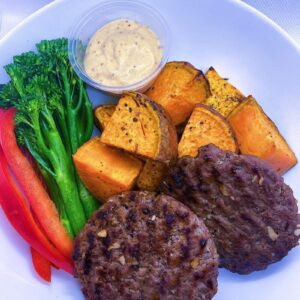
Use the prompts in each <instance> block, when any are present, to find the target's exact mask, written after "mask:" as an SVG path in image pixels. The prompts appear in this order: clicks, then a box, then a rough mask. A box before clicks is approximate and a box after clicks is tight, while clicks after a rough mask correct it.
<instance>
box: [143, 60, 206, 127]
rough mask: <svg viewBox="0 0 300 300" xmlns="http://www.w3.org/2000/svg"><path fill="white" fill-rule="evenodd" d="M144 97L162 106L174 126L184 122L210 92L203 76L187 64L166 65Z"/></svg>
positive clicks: (175, 62)
mask: <svg viewBox="0 0 300 300" xmlns="http://www.w3.org/2000/svg"><path fill="white" fill-rule="evenodd" d="M146 95H147V96H149V97H150V98H151V99H153V100H154V101H155V102H157V103H159V104H160V105H162V106H163V107H164V108H165V110H166V111H167V112H168V113H169V115H170V116H171V119H172V120H173V123H174V124H175V125H178V124H181V123H183V122H184V121H186V120H187V119H188V118H189V116H190V114H191V113H192V111H193V109H194V107H195V105H196V104H198V103H202V102H203V101H204V100H205V99H206V98H207V97H208V96H210V90H209V85H208V82H207V80H206V78H205V76H204V74H203V73H202V72H201V71H200V70H198V69H196V68H195V67H194V66H192V65H191V64H190V63H188V62H181V61H173V62H169V63H167V64H166V65H165V66H164V68H163V69H162V71H161V73H160V74H159V75H158V77H157V78H156V80H155V82H154V84H153V85H152V86H151V87H150V89H148V91H147V92H146Z"/></svg>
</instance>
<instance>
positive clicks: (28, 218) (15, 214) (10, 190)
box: [0, 147, 73, 274]
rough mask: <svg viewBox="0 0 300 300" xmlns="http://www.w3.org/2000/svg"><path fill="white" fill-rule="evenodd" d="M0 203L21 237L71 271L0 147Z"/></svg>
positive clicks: (57, 264)
mask: <svg viewBox="0 0 300 300" xmlns="http://www.w3.org/2000/svg"><path fill="white" fill-rule="evenodd" d="M0 204H1V206H2V209H3V211H4V213H5V215H6V217H7V218H8V220H9V222H10V223H11V225H12V226H13V227H14V228H15V230H16V231H17V232H18V233H19V234H20V236H22V238H23V239H24V240H25V241H26V242H27V243H28V244H29V245H30V246H31V247H32V248H34V249H35V250H36V251H38V252H39V253H40V254H41V255H43V256H44V257H45V258H46V259H47V260H49V261H50V262H52V263H53V264H54V265H56V266H58V267H59V268H61V269H63V270H65V271H66V272H69V273H71V274H72V273H73V263H72V261H71V260H70V259H68V258H66V257H65V256H63V255H62V254H61V253H60V252H59V251H58V250H57V249H56V248H55V247H54V246H53V245H52V244H51V243H50V242H49V241H48V240H47V238H46V237H45V235H44V234H43V233H42V231H41V230H40V229H39V227H38V225H37V224H36V222H35V221H34V218H33V216H32V214H31V212H30V209H29V207H28V205H27V203H26V200H25V199H24V197H23V195H22V194H21V192H20V191H19V189H18V187H17V185H16V183H15V181H14V178H13V176H12V174H11V173H10V170H9V166H8V163H7V161H6V159H5V156H4V153H3V150H2V148H1V147H0Z"/></svg>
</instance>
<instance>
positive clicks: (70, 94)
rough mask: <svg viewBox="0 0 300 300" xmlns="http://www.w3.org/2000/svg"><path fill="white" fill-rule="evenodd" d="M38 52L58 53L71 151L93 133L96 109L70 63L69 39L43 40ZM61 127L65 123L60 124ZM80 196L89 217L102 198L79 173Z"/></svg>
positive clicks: (57, 68)
mask: <svg viewBox="0 0 300 300" xmlns="http://www.w3.org/2000/svg"><path fill="white" fill-rule="evenodd" d="M37 48H38V50H39V52H40V53H41V55H42V57H44V59H45V60H49V59H50V58H51V57H55V58H56V59H55V61H54V64H53V71H54V72H55V75H56V77H57V80H58V82H59V85H60V88H61V91H62V96H63V101H62V103H63V107H64V110H63V111H65V112H66V113H65V114H64V115H63V114H62V115H61V116H60V117H61V118H64V120H63V121H60V124H66V125H67V128H61V131H62V132H67V133H66V134H63V135H64V136H65V140H66V141H69V143H68V144H69V145H68V148H69V149H70V151H71V154H74V153H75V152H76V151H77V149H78V148H79V147H80V146H81V145H82V144H83V143H85V142H86V141H87V140H88V139H89V138H90V137H91V135H92V131H93V111H92V104H91V101H90V100H89V98H88V95H87V93H86V89H85V86H84V83H83V82H82V80H80V79H79V78H78V76H77V75H76V74H75V72H74V70H73V68H71V67H70V64H69V59H68V52H67V43H66V40H64V39H60V40H56V42H55V43H53V41H42V42H40V43H39V44H38V45H37ZM60 127H62V126H60ZM76 181H77V185H78V190H79V195H80V199H81V202H82V205H83V208H84V210H85V214H86V216H87V218H89V217H90V216H91V214H92V213H93V212H94V211H95V210H96V209H97V208H98V207H99V202H98V201H97V200H96V199H95V198H94V197H93V196H92V195H91V194H90V193H89V191H88V190H87V189H86V187H85V186H84V184H83V183H82V181H81V180H80V178H79V176H78V175H77V173H76Z"/></svg>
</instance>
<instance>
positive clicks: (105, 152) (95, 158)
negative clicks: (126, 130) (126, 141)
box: [73, 137, 143, 201]
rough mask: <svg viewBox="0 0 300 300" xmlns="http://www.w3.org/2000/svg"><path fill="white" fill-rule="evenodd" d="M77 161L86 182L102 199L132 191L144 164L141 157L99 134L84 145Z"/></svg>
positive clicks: (76, 164) (77, 154)
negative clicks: (102, 138) (108, 141)
mask: <svg viewBox="0 0 300 300" xmlns="http://www.w3.org/2000/svg"><path fill="white" fill-rule="evenodd" d="M73 161H74V164H75V167H76V169H77V172H78V174H79V177H80V178H81V180H82V182H83V183H84V184H85V186H86V187H87V188H88V190H89V191H90V192H91V193H92V194H93V195H94V196H95V197H96V198H97V199H98V200H100V201H105V200H106V199H107V198H109V197H110V196H112V195H116V194H119V193H121V192H124V191H129V190H130V189H131V188H132V187H133V186H134V185H135V183H136V180H137V177H138V175H139V174H140V172H141V170H142V167H143V163H142V162H141V161H140V160H139V159H137V158H134V157H132V156H131V155H129V154H127V153H125V152H124V151H122V150H119V149H115V148H112V147H109V146H107V145H105V144H103V143H102V142H101V141H100V138H98V137H95V138H93V139H91V140H89V141H88V142H87V143H85V144H84V145H82V146H81V147H80V148H79V149H78V150H77V152H76V153H75V154H74V155H73Z"/></svg>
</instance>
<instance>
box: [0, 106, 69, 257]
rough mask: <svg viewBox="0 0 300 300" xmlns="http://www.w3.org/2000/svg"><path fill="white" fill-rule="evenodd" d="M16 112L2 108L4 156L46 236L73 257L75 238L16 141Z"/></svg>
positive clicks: (0, 122)
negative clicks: (69, 233)
mask: <svg viewBox="0 0 300 300" xmlns="http://www.w3.org/2000/svg"><path fill="white" fill-rule="evenodd" d="M14 116H15V109H14V108H10V109H8V110H6V111H4V110H2V113H1V114H0V139H1V146H2V149H3V152H4V155H5V158H6V160H7V162H8V165H9V167H10V169H11V170H12V172H13V174H14V175H15V177H16V179H17V182H18V183H19V185H20V187H21V189H22V191H23V192H24V194H25V196H26V199H27V200H28V202H29V204H30V207H31V209H32V211H33V212H34V214H35V216H36V218H37V220H38V221H39V224H40V226H41V228H42V229H43V230H44V232H45V233H46V236H47V238H48V239H49V240H50V241H51V242H52V243H53V244H54V246H55V247H56V248H57V249H58V250H59V251H60V252H61V253H62V254H63V255H64V256H66V257H68V258H71V257H72V252H73V241H72V239H71V238H70V236H69V235H68V234H67V232H66V230H65V228H64V226H63V224H62V223H61V222H60V219H59V215H58V212H57V209H56V207H55V205H54V203H53V201H52V200H51V198H50V197H49V195H48V193H47V191H46V189H45V187H44V186H43V183H42V182H41V180H40V179H39V177H38V175H37V173H36V172H35V170H34V168H33V167H32V165H31V163H30V161H29V160H28V159H27V157H26V156H25V155H24V154H23V153H22V151H21V149H20V148H19V146H18V144H17V141H16V136H15V124H14Z"/></svg>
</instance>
